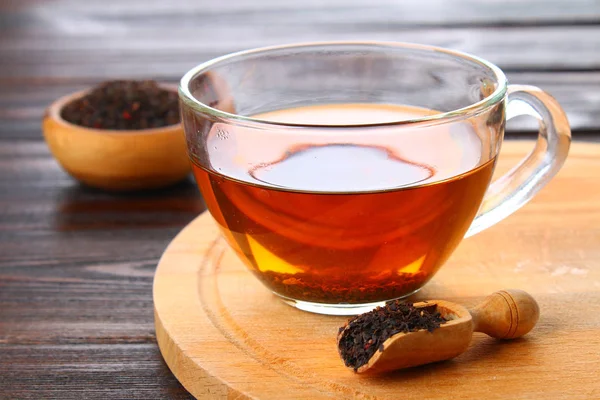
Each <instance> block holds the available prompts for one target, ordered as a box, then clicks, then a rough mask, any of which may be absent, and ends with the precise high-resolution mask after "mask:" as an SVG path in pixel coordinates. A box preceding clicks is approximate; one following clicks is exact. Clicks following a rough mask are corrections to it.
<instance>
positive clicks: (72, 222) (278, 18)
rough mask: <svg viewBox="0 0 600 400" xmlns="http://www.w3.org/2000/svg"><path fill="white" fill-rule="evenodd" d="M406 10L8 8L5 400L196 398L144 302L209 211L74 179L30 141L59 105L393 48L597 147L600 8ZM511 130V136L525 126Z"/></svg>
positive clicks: (265, 3) (0, 393) (149, 5)
mask: <svg viewBox="0 0 600 400" xmlns="http://www.w3.org/2000/svg"><path fill="white" fill-rule="evenodd" d="M322 3H323V4H327V5H322ZM405 3H406V4H405ZM408 3H410V4H408ZM415 4H416V2H400V1H395V0H388V1H386V0H377V1H373V0H330V1H327V2H322V1H320V0H303V1H281V0H254V1H249V0H230V1H196V0H180V1H172V2H165V1H149V0H114V1H113V0H93V1H92V0H89V1H75V0H73V1H67V0H58V1H50V0H37V1H36V0H4V1H3V2H1V3H0V12H1V14H0V398H2V399H4V398H7V399H9V398H10V399H13V398H17V399H23V398H45V399H49V398H60V399H82V398H100V399H106V398H128V399H134V398H139V399H153V398H169V399H183V398H189V394H187V392H186V391H185V390H184V389H183V388H182V387H181V386H180V385H179V383H178V382H177V381H176V380H175V378H174V377H173V376H172V375H171V373H170V371H169V370H168V368H167V367H166V366H165V364H164V363H163V361H162V359H161V356H160V353H159V351H158V348H157V346H156V339H155V333H154V325H153V316H152V297H151V295H152V293H151V292H152V277H153V273H154V269H155V266H156V263H157V259H158V257H159V256H160V254H161V253H162V251H163V250H164V248H165V246H166V245H167V243H168V242H169V241H170V240H171V238H172V237H173V236H174V235H175V234H176V233H177V232H178V231H179V230H180V229H181V228H182V227H183V226H184V225H185V224H187V223H188V222H189V221H190V220H191V219H192V218H194V217H195V216H196V215H198V214H199V213H200V212H202V211H203V210H204V205H203V203H202V200H201V197H200V195H199V194H198V193H197V189H196V188H195V186H194V184H193V182H192V180H189V181H187V182H185V183H182V184H180V185H178V186H176V187H174V188H170V189H168V190H163V191H155V192H148V193H139V194H131V195H112V194H106V193H103V192H100V191H96V190H92V189H89V188H85V187H82V186H80V185H78V184H77V183H75V182H74V181H73V180H72V179H71V178H69V177H68V176H67V175H66V174H65V173H64V172H63V171H62V170H61V169H60V168H59V166H58V165H57V164H56V162H55V161H54V160H53V159H52V158H51V156H50V154H49V152H48V149H47V148H46V145H45V144H44V142H43V141H42V137H41V132H40V118H41V116H42V114H43V110H44V108H45V107H46V106H47V105H48V104H49V103H50V102H51V101H52V100H53V99H55V98H57V97H58V96H61V95H63V94H67V93H70V92H72V91H75V90H79V89H82V88H86V87H88V86H89V85H91V84H94V83H97V82H100V81H102V80H105V79H109V78H115V77H125V78H155V79H159V80H163V81H173V82H175V81H177V80H178V79H179V78H180V76H181V75H182V74H183V73H184V72H185V71H186V70H188V69H189V68H191V67H192V66H194V65H196V64H198V63H200V62H202V61H205V60H207V59H209V58H211V57H214V56H217V55H220V54H223V53H227V52H230V51H234V50H240V49H244V48H248V47H255V46H260V45H268V44H276V43H284V42H296V41H307V40H330V39H331V40H333V39H373V40H399V41H411V42H421V43H429V44H435V45H441V46H445V47H451V48H455V49H459V50H464V51H468V52H471V53H474V54H477V55H480V56H482V57H484V58H487V59H489V60H490V61H493V62H495V63H496V64H498V65H499V66H500V67H502V68H503V69H504V70H505V71H506V72H507V75H508V77H509V79H510V80H511V82H513V83H529V84H534V85H538V86H540V87H542V88H544V89H546V90H548V91H550V92H551V93H552V94H554V95H555V97H557V98H558V100H559V101H560V102H561V103H562V104H563V105H564V108H565V109H566V110H567V112H568V115H569V118H570V121H571V124H572V127H573V131H574V138H575V140H580V141H582V140H593V141H598V140H599V139H600V2H598V1H595V0H572V1H569V2H565V1H562V0H530V1H523V2H506V1H505V0H488V1H485V2H481V1H477V0H456V1H452V2H451V1H439V0H438V1H436V0H421V1H419V2H418V6H417V5H415ZM510 126H511V127H512V128H513V130H514V131H515V132H517V133H516V134H515V136H519V137H521V136H522V135H521V133H522V132H525V131H529V130H531V128H532V127H533V125H531V121H526V120H517V121H513V122H512V123H511V124H510Z"/></svg>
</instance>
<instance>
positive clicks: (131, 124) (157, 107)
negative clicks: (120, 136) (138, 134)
mask: <svg viewBox="0 0 600 400" xmlns="http://www.w3.org/2000/svg"><path fill="white" fill-rule="evenodd" d="M61 116H62V118H63V119H65V120H66V121H68V122H71V123H73V124H76V125H80V126H85V127H88V128H96V129H113V130H138V129H148V128H159V127H163V126H169V125H174V124H177V123H179V103H178V98H177V93H176V92H174V91H170V90H166V89H164V88H162V87H160V86H159V85H158V84H157V83H156V82H155V81H124V80H119V81H109V82H104V83H102V84H100V85H98V86H96V87H95V88H93V89H92V90H91V91H90V92H89V93H88V94H87V95H85V96H84V97H82V98H80V99H77V100H75V101H72V102H71V103H69V104H67V105H66V106H65V107H64V108H63V110H62V113H61Z"/></svg>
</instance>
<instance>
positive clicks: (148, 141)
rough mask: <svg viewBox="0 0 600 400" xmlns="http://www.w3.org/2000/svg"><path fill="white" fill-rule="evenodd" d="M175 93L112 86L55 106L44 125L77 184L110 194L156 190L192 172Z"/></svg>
mask: <svg viewBox="0 0 600 400" xmlns="http://www.w3.org/2000/svg"><path fill="white" fill-rule="evenodd" d="M179 120H180V118H179V105H178V97H177V92H176V91H175V89H174V88H169V87H167V86H162V85H159V84H158V83H157V82H154V81H126V80H118V81H109V82H104V83H101V84H100V85H98V86H96V87H94V88H92V89H90V90H88V91H84V92H79V93H73V94H71V95H67V96H65V97H62V98H60V99H58V100H57V101H55V102H54V103H53V104H52V105H51V106H50V107H49V108H48V110H47V112H46V116H45V117H44V121H43V131H44V137H45V139H46V143H47V144H48V147H49V148H50V150H51V152H52V154H53V155H54V157H55V158H56V159H57V160H58V162H59V163H60V164H61V166H62V167H63V168H64V169H65V170H66V171H67V172H68V173H69V174H70V175H71V176H73V177H74V178H76V179H77V180H79V181H81V182H83V183H85V184H87V185H89V186H93V187H97V188H101V189H106V190H118V191H126V190H137V189H153V188H160V187H164V186H168V185H171V184H174V183H176V182H178V181H181V180H183V179H184V178H186V177H187V176H188V174H189V172H190V163H189V160H188V157H187V149H186V143H185V137H184V135H183V132H182V127H181V123H180V122H179Z"/></svg>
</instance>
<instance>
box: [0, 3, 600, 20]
mask: <svg viewBox="0 0 600 400" xmlns="http://www.w3.org/2000/svg"><path fill="white" fill-rule="evenodd" d="M23 3H25V4H27V3H30V5H31V4H33V5H35V3H40V4H39V5H37V7H35V8H34V9H33V10H32V11H31V12H30V14H32V15H35V16H38V17H40V18H44V17H48V16H49V15H51V16H52V17H53V18H57V17H58V19H59V20H57V21H56V22H57V23H60V22H61V21H64V20H65V19H68V18H69V16H78V18H79V19H80V20H82V22H83V21H90V20H97V19H105V20H113V21H118V20H127V22H128V23H132V24H136V23H138V24H139V23H142V24H145V23H146V22H147V21H149V20H150V21H151V22H153V23H154V22H156V21H164V22H166V23H169V25H170V26H171V27H173V26H176V25H181V24H187V23H192V24H193V25H199V24H202V23H204V22H206V20H205V18H206V19H226V18H230V19H233V20H234V21H236V22H238V23H239V22H242V23H255V24H260V25H263V24H265V23H280V24H282V25H287V24H290V23H295V22H297V21H301V20H313V21H315V22H318V23H326V24H331V25H336V24H340V23H342V24H352V25H357V24H382V22H383V23H385V22H387V21H390V20H393V21H397V22H401V23H402V24H407V25H423V24H428V25H447V26H452V25H471V24H491V25H498V24H516V23H520V24H523V23H531V24H547V23H560V22H569V23H582V22H597V21H598V19H599V17H600V4H599V3H598V2H597V1H594V0H572V1H569V2H564V1H562V0H549V1H544V0H528V1H526V2H522V1H515V0H511V1H508V2H507V1H502V0H486V1H477V0H454V1H452V2H448V1H444V0H422V1H419V2H401V1H396V0H329V1H327V2H322V1H320V0H305V1H302V2H293V1H290V2H285V1H283V2H282V1H279V0H260V1H247V0H230V1H227V2H214V1H207V0H200V1H198V0H176V1H170V2H163V1H159V0H153V1H144V0H129V1H127V2H123V1H119V0H107V1H102V2H100V1H85V2H82V1H77V0H62V1H54V2H52V4H44V2H42V1H31V0H28V1H27V2H24V1H22V0H17V1H14V0H13V1H10V2H6V5H5V6H4V7H8V6H9V5H10V4H13V7H14V4H17V5H20V7H19V8H20V9H24V8H25V7H24V5H23ZM3 4H4V3H3ZM60 16H63V17H60ZM34 21H36V20H35V19H30V23H31V24H33V23H34ZM36 22H37V21H36Z"/></svg>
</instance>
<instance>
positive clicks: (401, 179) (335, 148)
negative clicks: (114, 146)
mask: <svg viewBox="0 0 600 400" xmlns="http://www.w3.org/2000/svg"><path fill="white" fill-rule="evenodd" d="M179 93H180V98H181V106H182V107H181V108H182V119H183V124H184V129H185V134H186V138H187V146H188V152H189V156H190V158H191V160H192V162H193V168H194V173H195V176H196V181H197V183H198V186H199V188H200V191H201V192H202V195H203V196H204V199H205V201H206V205H207V207H208V210H209V211H210V213H211V214H212V216H213V217H214V220H215V221H216V222H217V224H218V226H219V227H220V229H221V231H222V233H223V237H224V238H225V239H226V241H227V242H228V243H229V245H230V246H231V248H232V249H233V250H234V251H235V252H236V253H237V255H238V256H239V257H240V259H241V260H242V261H243V262H244V263H245V264H246V265H247V267H248V268H249V270H250V271H252V273H253V274H254V275H255V276H256V277H257V278H258V279H259V280H260V281H261V282H262V283H263V284H264V285H265V286H266V287H267V288H268V289H270V290H271V291H272V292H273V293H275V294H276V295H278V296H280V297H281V298H282V299H283V300H284V301H286V302H287V303H289V304H291V305H294V306H296V307H298V308H300V309H303V310H307V311H312V312H319V313H325V314H337V315H351V314H357V313H361V312H364V311H367V310H369V309H372V308H373V307H374V306H376V305H380V304H382V303H383V302H385V301H388V300H391V299H395V298H401V297H405V296H408V295H410V294H412V293H414V292H415V291H417V290H419V289H420V288H421V287H422V286H423V285H424V284H425V283H426V282H427V281H428V280H429V279H431V277H432V276H433V275H434V274H435V273H436V271H437V270H438V269H439V268H440V267H441V266H442V265H443V263H444V262H445V261H446V260H447V259H448V257H449V256H450V255H451V253H452V252H453V251H454V249H455V248H456V247H457V246H458V244H459V243H460V241H461V240H462V239H463V238H464V237H468V236H471V235H473V234H475V233H477V232H479V231H481V230H483V229H486V228H488V227H490V226H491V225H493V224H495V223H496V222H498V221H500V220H501V219H503V218H505V217H506V216H508V215H509V214H511V213H513V212H514V211H515V210H517V209H518V208H519V207H521V206H522V205H524V204H525V203H526V202H527V201H528V200H529V199H531V198H532V197H533V196H534V195H535V194H536V193H537V192H538V191H539V190H540V189H541V188H542V187H543V186H544V185H545V184H546V183H548V181H549V180H550V179H551V178H552V177H553V176H554V175H555V174H556V173H557V172H558V170H559V169H560V168H561V166H562V164H563V163H564V161H565V158H566V157H567V153H568V150H569V145H570V135H571V133H570V129H569V124H568V121H567V118H566V116H565V114H564V112H563V110H562V109H561V107H560V106H559V105H558V103H557V102H556V101H555V100H554V98H552V97H551V96H550V95H548V94H547V93H545V92H543V91H541V90H540V89H538V88H536V87H533V86H521V85H511V86H508V84H507V81H506V78H505V76H504V74H503V73H502V71H501V70H500V69H499V68H498V67H496V66H495V65H493V64H491V63H489V62H487V61H484V60H481V59H479V58H477V57H474V56H471V55H467V54H463V53H459V52H456V51H451V50H445V49H441V48H436V47H431V46H422V45H415V44H405V43H380V42H329V43H308V44H296V45H287V46H278V47H269V48H262V49H256V50H249V51H243V52H239V53H235V54H231V55H227V56H224V57H220V58H217V59H215V60H212V61H209V62H206V63H204V64H202V65H200V66H198V67H196V68H194V69H192V70H191V71H189V72H188V73H187V74H186V75H185V76H184V77H183V78H182V80H181V85H180V88H179ZM517 115H528V116H532V117H534V118H537V119H538V120H539V121H540V131H539V135H538V139H537V143H536V145H535V147H534V149H533V150H532V152H531V153H530V154H529V155H528V156H527V157H526V158H525V159H523V160H522V161H521V162H520V163H519V164H518V165H516V166H515V167H514V168H513V169H512V170H511V171H510V172H508V173H507V174H506V175H504V176H502V177H500V178H499V179H496V180H495V181H494V182H491V176H492V173H493V170H494V166H495V163H496V159H497V156H498V153H499V151H500V146H501V144H502V139H503V135H504V126H505V122H506V119H509V118H512V117H514V116H517Z"/></svg>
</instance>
